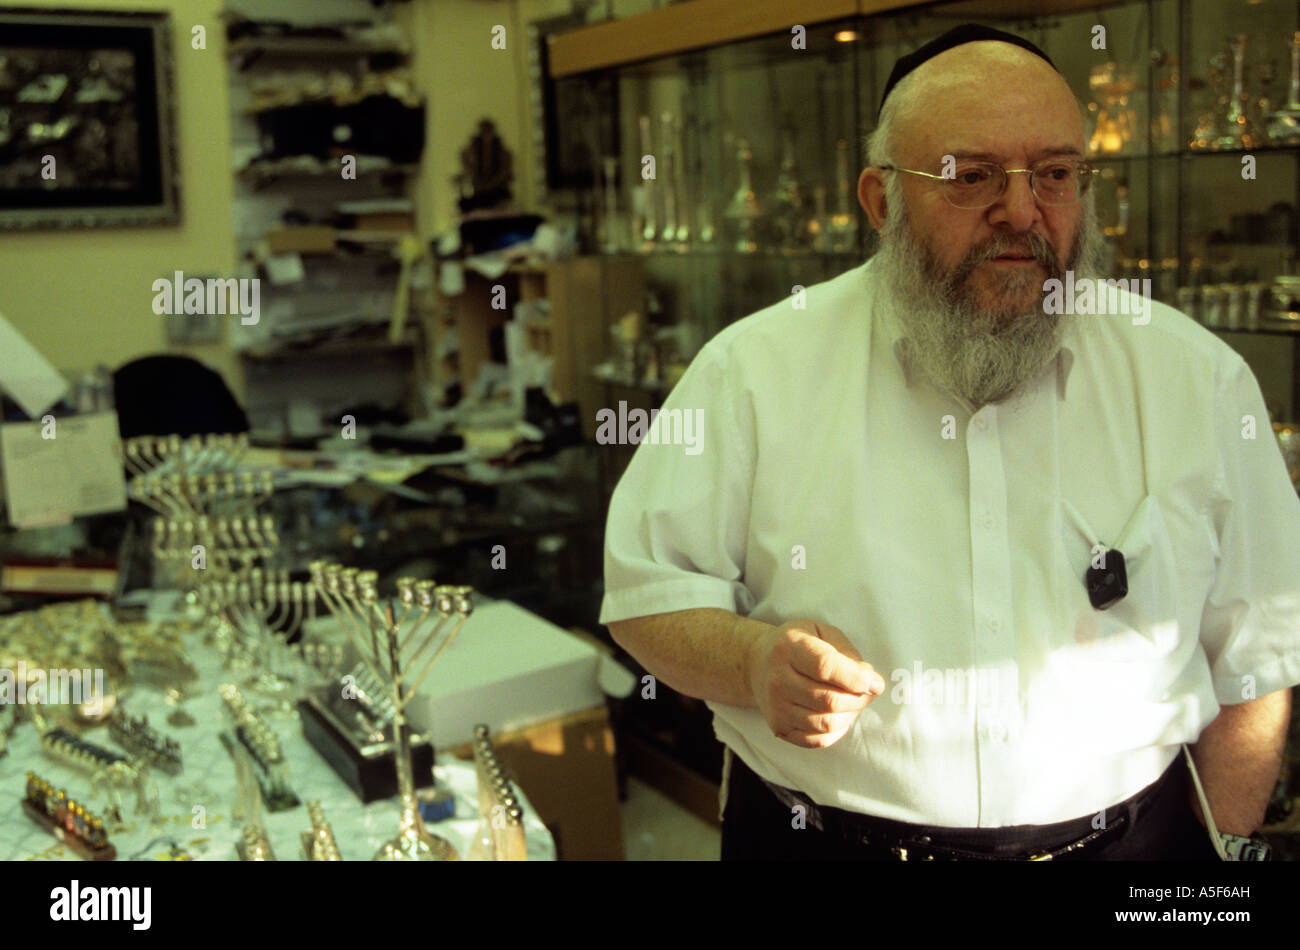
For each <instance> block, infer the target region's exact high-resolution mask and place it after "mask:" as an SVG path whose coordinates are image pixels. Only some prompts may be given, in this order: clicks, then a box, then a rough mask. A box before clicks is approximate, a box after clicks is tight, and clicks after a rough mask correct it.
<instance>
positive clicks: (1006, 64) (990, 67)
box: [870, 40, 1083, 168]
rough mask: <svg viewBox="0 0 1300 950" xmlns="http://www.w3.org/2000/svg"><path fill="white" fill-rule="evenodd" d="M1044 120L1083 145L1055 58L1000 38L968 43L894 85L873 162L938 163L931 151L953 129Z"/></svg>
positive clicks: (991, 131)
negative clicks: (1046, 58) (1052, 60)
mask: <svg viewBox="0 0 1300 950" xmlns="http://www.w3.org/2000/svg"><path fill="white" fill-rule="evenodd" d="M1044 121H1050V125H1051V126H1052V129H1051V131H1054V132H1056V133H1057V134H1058V135H1065V136H1066V137H1067V138H1068V139H1069V140H1070V141H1071V142H1073V143H1074V144H1075V145H1076V146H1077V147H1078V148H1079V149H1080V150H1082V148H1083V114H1082V112H1081V111H1080V109H1079V102H1078V100H1077V99H1076V98H1075V96H1074V93H1073V92H1071V90H1070V87H1069V85H1068V84H1066V82H1065V80H1064V79H1063V78H1062V77H1061V74H1060V73H1058V72H1057V71H1056V70H1055V69H1054V68H1053V67H1052V65H1051V64H1050V63H1048V62H1046V61H1045V60H1043V59H1042V58H1041V57H1039V56H1037V55H1036V54H1034V53H1031V52H1030V51H1029V50H1026V49H1022V48H1020V47H1018V46H1013V45H1011V44H1010V43H1002V42H999V41H997V40H979V41H976V42H973V43H963V44H962V45H961V46H955V47H953V48H952V49H948V50H944V51H943V52H942V53H939V54H938V55H936V56H934V57H932V58H930V59H928V60H926V61H925V62H923V63H922V64H921V65H920V66H918V67H917V68H916V69H914V70H912V72H910V73H908V74H907V75H906V76H904V77H903V78H902V79H901V80H900V81H899V82H898V84H897V85H896V86H895V87H894V88H893V89H892V90H891V91H890V93H889V95H888V97H887V98H886V99H885V102H884V105H883V107H882V108H881V112H880V121H879V123H878V124H877V128H876V131H875V133H874V134H873V135H872V139H871V155H870V161H871V164H873V165H880V164H897V165H902V166H906V167H909V168H915V167H923V166H917V165H909V162H913V161H925V160H927V159H928V161H929V162H931V163H933V162H934V161H935V158H934V157H933V156H932V155H930V154H929V153H927V152H926V149H927V148H929V151H930V152H933V147H934V145H936V144H939V142H940V140H941V139H942V140H943V141H944V142H945V143H946V142H947V140H948V139H950V138H951V134H952V133H953V132H957V133H961V132H963V131H964V130H970V132H971V133H972V134H979V133H980V132H981V131H982V132H983V133H984V135H985V136H996V135H998V134H999V132H1001V131H1003V130H1009V127H1018V128H1019V129H1020V130H1023V129H1025V128H1026V126H1028V125H1030V124H1034V123H1042V122H1044ZM1045 131H1046V130H1045ZM945 136H947V137H948V138H946V139H945V138H943V137H945ZM1053 144H1054V145H1060V144H1064V142H1056V143H1053ZM918 153H919V154H918ZM940 154H941V155H942V154H949V153H947V152H941V153H940Z"/></svg>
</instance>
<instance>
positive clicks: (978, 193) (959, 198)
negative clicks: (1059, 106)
mask: <svg viewBox="0 0 1300 950" xmlns="http://www.w3.org/2000/svg"><path fill="white" fill-rule="evenodd" d="M876 168H878V169H880V170H881V171H885V172H907V174H909V175H920V176H922V177H923V178H933V179H935V180H936V181H939V182H942V185H941V187H942V189H943V196H944V197H945V198H947V199H948V203H949V204H951V205H952V206H953V207H954V208H963V209H965V210H974V209H979V208H987V207H988V206H989V205H991V204H993V203H994V202H995V201H997V200H998V199H999V198H1001V197H1002V195H1003V193H1004V192H1005V191H1006V190H1007V182H1008V181H1010V178H1009V177H1008V176H1009V175H1028V176H1029V187H1030V190H1032V191H1033V193H1034V197H1035V198H1037V199H1038V200H1039V201H1041V202H1042V203H1043V204H1045V205H1068V204H1074V203H1075V202H1076V201H1078V200H1079V199H1080V198H1082V197H1083V196H1084V195H1085V194H1087V193H1088V188H1089V187H1090V186H1091V185H1092V176H1093V175H1095V174H1097V169H1096V168H1094V167H1093V166H1092V165H1090V164H1089V163H1088V162H1084V161H1079V160H1077V159H1072V158H1052V159H1047V160H1046V161H1042V162H1039V163H1038V164H1036V165H1035V166H1034V167H1033V168H1003V167H1002V166H1001V165H998V164H996V163H995V162H961V163H959V164H958V165H957V166H956V167H955V168H954V169H953V173H952V175H951V177H949V176H946V175H932V174H930V173H929V172H918V171H915V170H914V169H911V168H899V167H897V166H895V165H877V166H876Z"/></svg>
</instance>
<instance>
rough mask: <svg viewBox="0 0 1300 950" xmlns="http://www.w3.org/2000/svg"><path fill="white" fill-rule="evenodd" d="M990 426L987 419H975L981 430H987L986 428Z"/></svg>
mask: <svg viewBox="0 0 1300 950" xmlns="http://www.w3.org/2000/svg"><path fill="white" fill-rule="evenodd" d="M988 427H989V424H988V423H987V422H986V421H984V420H983V419H976V420H975V428H976V429H978V430H979V431H980V432H983V431H985V430H986V429H988Z"/></svg>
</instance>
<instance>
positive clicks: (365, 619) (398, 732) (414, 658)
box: [311, 561, 473, 861]
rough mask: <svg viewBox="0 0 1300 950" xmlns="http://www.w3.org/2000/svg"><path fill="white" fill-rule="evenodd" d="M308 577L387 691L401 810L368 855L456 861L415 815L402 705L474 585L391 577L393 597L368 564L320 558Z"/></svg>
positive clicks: (462, 617)
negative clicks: (363, 567) (387, 835)
mask: <svg viewBox="0 0 1300 950" xmlns="http://www.w3.org/2000/svg"><path fill="white" fill-rule="evenodd" d="M311 578H312V583H313V584H315V585H316V589H317V590H318V591H319V592H320V595H321V598H322V599H323V600H324V601H325V603H326V604H327V605H328V606H329V608H330V610H331V612H333V614H334V616H336V617H337V618H338V620H339V623H340V624H341V625H342V626H343V627H344V629H346V630H347V631H348V634H349V635H350V636H351V638H352V641H353V643H354V644H355V646H356V648H357V651H358V652H359V653H360V654H361V658H362V660H363V661H364V662H365V664H366V666H368V667H369V668H370V671H371V672H372V673H373V674H374V675H375V677H376V678H377V679H378V680H379V681H380V682H381V683H385V684H388V685H389V686H390V687H391V691H392V692H391V697H392V708H393V711H394V715H393V719H392V728H393V749H394V753H395V754H394V759H395V762H396V767H397V791H398V795H399V797H400V799H401V807H402V817H401V820H400V824H399V828H398V833H397V836H396V837H394V838H392V839H391V840H390V841H388V842H387V843H385V844H384V846H383V847H382V848H380V849H379V852H378V853H377V854H376V855H375V860H377V861H454V860H456V859H457V858H459V854H458V853H457V852H456V849H455V847H454V846H453V845H452V844H451V842H449V841H447V840H446V839H445V838H443V837H441V836H439V835H435V834H432V833H431V832H430V831H429V830H428V829H426V828H425V827H424V822H423V821H421V820H420V809H419V803H418V802H417V800H416V797H415V782H414V779H413V775H412V768H411V737H410V728H409V726H408V721H407V716H406V707H407V706H408V705H409V704H410V702H411V700H412V699H413V698H414V697H415V695H416V691H417V690H419V688H420V685H421V684H422V683H423V682H424V681H425V678H426V677H428V675H429V673H430V671H431V670H432V669H433V666H434V664H435V663H436V662H437V661H438V658H439V657H441V656H442V654H443V652H444V651H445V650H446V649H447V647H448V646H450V645H451V642H452V641H453V640H455V639H456V635H457V634H458V633H460V630H461V628H462V627H463V626H464V625H465V621H466V620H467V619H468V617H469V615H470V612H471V610H472V609H473V605H472V603H471V600H470V595H471V594H472V593H473V589H472V588H470V587H453V586H449V585H445V584H443V585H436V584H434V582H433V581H419V580H415V579H414V578H410V577H404V578H401V579H399V580H398V581H397V597H396V598H391V597H381V596H380V595H379V589H378V575H377V574H376V573H375V572H374V571H359V570H357V569H356V568H344V567H342V566H340V565H338V564H326V563H325V562H324V561H313V562H312V564H311ZM394 602H396V605H397V607H398V610H397V611H394ZM439 640H441V643H439V644H438V645H437V646H436V648H433V649H432V652H430V648H431V647H434V644H435V643H437V642H438V641H439ZM426 656H427V659H426Z"/></svg>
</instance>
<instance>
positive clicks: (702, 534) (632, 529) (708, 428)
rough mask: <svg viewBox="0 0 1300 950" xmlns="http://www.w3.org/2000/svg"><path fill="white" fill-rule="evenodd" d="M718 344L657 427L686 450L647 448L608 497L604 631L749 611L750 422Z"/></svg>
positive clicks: (699, 359)
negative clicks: (699, 612) (674, 617)
mask: <svg viewBox="0 0 1300 950" xmlns="http://www.w3.org/2000/svg"><path fill="white" fill-rule="evenodd" d="M719 342H720V341H719V340H717V339H715V340H714V341H712V342H711V343H710V344H709V345H708V346H706V347H705V348H704V349H703V350H701V351H700V353H699V354H698V355H697V356H696V358H695V360H694V361H693V362H692V363H691V365H690V367H689V368H688V369H687V371H686V373H685V374H684V375H683V376H682V378H681V380H680V381H679V382H678V383H677V385H676V386H675V387H674V388H673V390H672V392H671V393H670V394H669V395H668V398H667V399H666V400H665V401H664V406H663V411H662V413H661V414H660V417H659V420H658V422H659V423H660V431H659V435H660V436H661V437H662V436H665V435H667V436H671V435H672V434H673V432H679V433H680V434H682V435H683V436H689V437H690V439H691V441H689V442H688V441H687V440H686V439H685V438H682V439H676V440H674V441H672V442H669V443H668V444H664V441H663V440H662V439H661V441H660V444H652V443H651V441H650V440H648V439H647V440H646V441H643V442H642V443H641V444H640V445H639V446H638V447H637V449H636V451H635V453H633V456H632V461H631V463H630V464H629V465H628V468H627V471H626V472H624V474H623V477H622V479H620V481H619V483H618V487H617V488H616V489H615V491H614V495H613V498H612V499H611V501H610V506H609V519H608V522H607V523H606V527H605V597H604V601H603V603H602V604H601V612H600V622H601V623H610V622H613V621H616V620H627V619H629V618H632V617H643V616H646V615H649V614H658V613H667V612H669V611H673V610H687V609H690V608H698V607H718V608H722V609H724V610H733V611H738V612H739V611H741V610H743V609H744V608H745V607H746V602H747V599H748V592H747V591H746V589H745V586H744V577H743V575H744V564H745V539H746V536H747V533H748V530H749V511H750V503H751V491H752V486H753V481H754V478H753V476H754V460H755V451H754V414H753V405H752V401H751V400H750V399H749V398H748V397H747V395H746V394H745V393H744V392H743V385H742V383H741V381H740V380H738V379H736V378H734V373H731V372H729V371H728V360H727V357H726V354H725V351H723V350H721V348H720V347H719V346H718V345H717V344H718V343H719ZM611 410H613V411H617V410H616V409H614V407H611ZM675 410H680V412H681V419H682V427H681V429H680V430H678V427H677V426H676V420H675V419H674V418H673V412H674V411H675Z"/></svg>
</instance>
